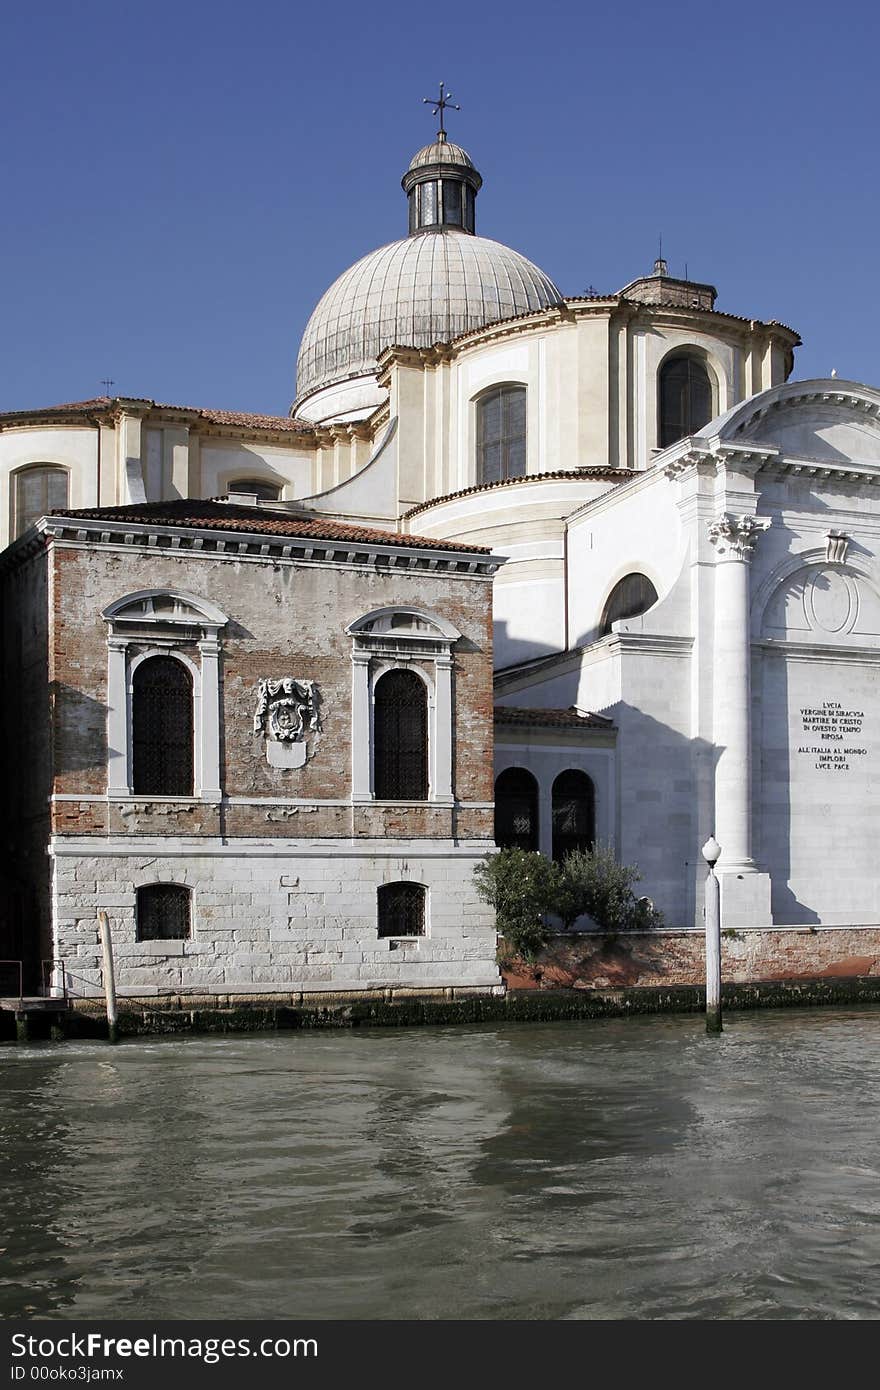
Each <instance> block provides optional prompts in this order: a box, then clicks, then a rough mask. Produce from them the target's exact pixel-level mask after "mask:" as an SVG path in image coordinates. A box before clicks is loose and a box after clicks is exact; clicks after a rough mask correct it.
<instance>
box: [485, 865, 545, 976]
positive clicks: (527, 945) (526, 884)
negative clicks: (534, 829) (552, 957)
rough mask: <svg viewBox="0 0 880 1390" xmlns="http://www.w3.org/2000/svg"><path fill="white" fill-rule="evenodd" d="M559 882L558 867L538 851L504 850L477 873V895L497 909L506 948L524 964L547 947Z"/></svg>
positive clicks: (496, 915)
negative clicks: (548, 917)
mask: <svg viewBox="0 0 880 1390" xmlns="http://www.w3.org/2000/svg"><path fill="white" fill-rule="evenodd" d="M558 878H559V871H558V869H557V866H556V865H555V864H552V863H551V862H550V860H549V859H546V858H545V857H544V855H543V854H538V853H537V851H536V850H525V849H502V850H500V851H499V853H498V854H491V855H488V856H487V857H486V859H485V860H484V861H483V863H482V864H478V865H477V867H476V869H475V870H474V879H475V881H476V885H477V893H478V894H479V896H480V897H481V898H482V900H483V902H485V903H489V905H490V906H491V907H494V909H495V920H496V925H497V927H498V930H499V932H500V933H501V935H502V936H503V937H504V941H505V944H506V945H507V946H509V947H511V948H512V950H513V951H514V952H515V953H516V955H518V956H521V957H522V959H523V960H534V959H535V956H536V955H537V954H538V952H539V951H540V949H541V947H542V946H544V945H546V943H547V938H548V936H549V934H550V931H549V928H548V926H547V922H546V915H547V913H550V912H553V911H555V908H554V903H555V900H556V895H557V892H558Z"/></svg>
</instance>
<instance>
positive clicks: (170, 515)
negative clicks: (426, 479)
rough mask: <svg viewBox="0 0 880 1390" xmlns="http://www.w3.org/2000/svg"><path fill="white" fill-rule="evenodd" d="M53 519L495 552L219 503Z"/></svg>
mask: <svg viewBox="0 0 880 1390" xmlns="http://www.w3.org/2000/svg"><path fill="white" fill-rule="evenodd" d="M50 515H51V516H69V517H72V518H76V517H82V518H83V519H84V520H88V521H107V522H117V523H124V522H131V523H132V524H134V525H138V526H151V525H154V526H159V527H165V526H184V527H202V528H204V529H207V530H215V531H237V532H242V531H253V532H255V533H257V534H265V535H270V536H292V537H296V538H303V537H305V538H307V539H314V540H326V541H347V542H350V543H351V544H353V545H370V544H372V545H389V546H402V547H405V548H406V549H409V550H447V551H449V550H451V551H461V552H465V553H467V554H473V555H488V554H490V553H491V552H490V551H489V550H488V549H487V548H486V547H485V546H482V545H459V544H457V543H453V542H451V541H438V540H434V539H433V538H432V537H426V536H412V535H403V534H402V533H401V532H399V531H380V530H378V529H376V528H374V527H367V526H348V525H346V524H345V523H344V522H339V521H325V520H324V519H323V518H320V517H315V518H314V520H313V519H311V518H310V517H308V518H307V517H304V516H303V514H302V513H301V512H300V513H299V515H296V516H291V515H289V514H288V515H285V514H284V513H282V512H277V511H270V510H269V509H263V508H259V507H245V506H241V505H238V504H229V503H226V502H216V501H213V500H211V501H199V500H198V499H187V498H183V499H180V500H177V501H171V502H141V503H136V504H133V505H131V506H127V507H88V508H83V509H80V510H79V511H56V512H51V513H50Z"/></svg>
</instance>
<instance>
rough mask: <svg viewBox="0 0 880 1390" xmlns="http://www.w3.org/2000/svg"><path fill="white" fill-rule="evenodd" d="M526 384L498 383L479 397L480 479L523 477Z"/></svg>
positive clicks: (478, 455)
mask: <svg viewBox="0 0 880 1390" xmlns="http://www.w3.org/2000/svg"><path fill="white" fill-rule="evenodd" d="M525 473H526V388H525V387H524V386H499V387H498V388H497V389H496V390H494V391H487V392H486V393H485V395H483V396H480V397H479V399H478V401H477V481H478V482H480V483H497V482H499V481H500V479H501V478H524V477H525Z"/></svg>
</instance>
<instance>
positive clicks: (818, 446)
mask: <svg viewBox="0 0 880 1390" xmlns="http://www.w3.org/2000/svg"><path fill="white" fill-rule="evenodd" d="M703 433H706V434H708V433H712V434H713V435H714V436H715V437H716V438H718V439H722V440H725V441H730V442H731V443H737V444H759V445H761V446H762V447H764V448H772V449H778V450H779V453H780V454H781V455H782V456H783V457H784V458H791V459H804V460H810V461H813V460H815V461H816V462H819V463H832V464H847V463H859V464H875V465H880V392H878V391H877V390H875V389H874V388H873V387H869V386H862V385H860V384H859V383H856V382H840V381H838V380H837V379H836V378H829V379H828V380H826V381H795V382H787V383H786V384H785V385H784V386H777V387H774V388H773V389H772V390H770V391H763V392H762V393H761V394H760V395H759V396H753V397H752V398H751V399H750V400H748V401H744V402H743V403H742V404H741V405H738V406H735V407H734V408H733V410H730V411H728V413H727V414H726V415H725V416H722V418H721V419H720V420H719V421H716V422H714V423H713V424H712V425H709V426H707V427H706V430H705V431H704V432H703Z"/></svg>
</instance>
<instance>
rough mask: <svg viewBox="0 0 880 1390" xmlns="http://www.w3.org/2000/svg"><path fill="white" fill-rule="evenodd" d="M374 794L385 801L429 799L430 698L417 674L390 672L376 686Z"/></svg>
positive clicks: (411, 672)
mask: <svg viewBox="0 0 880 1390" xmlns="http://www.w3.org/2000/svg"><path fill="white" fill-rule="evenodd" d="M373 736H374V747H375V768H374V774H375V775H374V779H373V781H374V787H373V789H374V792H375V795H376V796H377V797H378V798H379V799H380V800H384V801H388V800H392V799H393V800H398V801H425V800H427V796H428V696H427V691H426V690H425V684H424V681H422V680H420V678H419V677H418V676H417V675H415V673H414V672H413V671H388V672H387V674H386V675H384V676H381V677H380V678H379V680H378V681H377V682H376V697H375V709H374V716H373Z"/></svg>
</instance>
